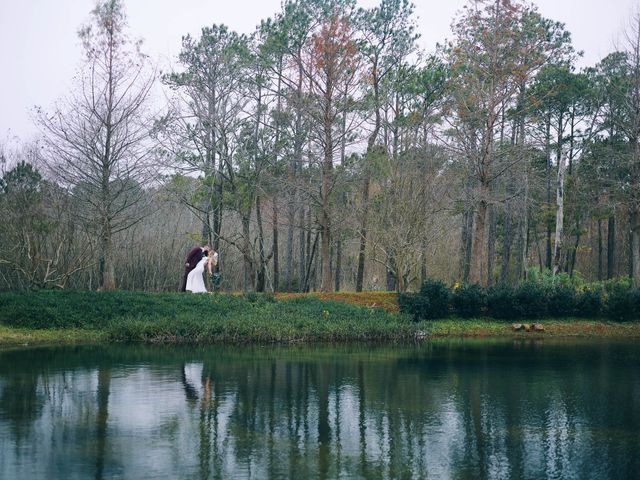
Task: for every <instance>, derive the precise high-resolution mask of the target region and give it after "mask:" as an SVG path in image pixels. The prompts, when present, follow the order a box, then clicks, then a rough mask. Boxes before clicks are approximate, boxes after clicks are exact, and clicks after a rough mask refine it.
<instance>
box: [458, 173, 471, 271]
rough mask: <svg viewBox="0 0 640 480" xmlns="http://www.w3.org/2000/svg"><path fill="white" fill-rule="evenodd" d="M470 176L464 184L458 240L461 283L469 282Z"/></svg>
mask: <svg viewBox="0 0 640 480" xmlns="http://www.w3.org/2000/svg"><path fill="white" fill-rule="evenodd" d="M471 189H472V176H471V174H469V175H468V176H467V179H466V183H465V208H464V214H463V217H462V230H461V238H460V277H461V279H462V282H463V283H467V282H468V281H469V269H470V267H471V244H472V241H473V235H472V233H471V232H472V229H473V206H472V201H473V196H472V192H471Z"/></svg>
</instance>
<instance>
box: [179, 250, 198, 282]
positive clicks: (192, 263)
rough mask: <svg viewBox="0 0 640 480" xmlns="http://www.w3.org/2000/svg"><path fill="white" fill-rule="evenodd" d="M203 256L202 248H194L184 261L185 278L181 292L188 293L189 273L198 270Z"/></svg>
mask: <svg viewBox="0 0 640 480" xmlns="http://www.w3.org/2000/svg"><path fill="white" fill-rule="evenodd" d="M202 256H203V253H202V248H200V247H193V248H192V249H191V250H190V251H189V253H188V254H187V258H186V260H185V261H184V276H183V277H182V286H181V287H180V291H181V292H186V291H187V277H188V276H189V272H191V270H193V269H194V268H196V265H198V262H199V261H200V260H201V259H202Z"/></svg>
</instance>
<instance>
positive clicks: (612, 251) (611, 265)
mask: <svg viewBox="0 0 640 480" xmlns="http://www.w3.org/2000/svg"><path fill="white" fill-rule="evenodd" d="M615 270H616V217H615V213H614V214H611V215H609V219H608V221H607V279H608V280H611V279H612V278H613V277H614V275H615Z"/></svg>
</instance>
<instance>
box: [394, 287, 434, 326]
mask: <svg viewBox="0 0 640 480" xmlns="http://www.w3.org/2000/svg"><path fill="white" fill-rule="evenodd" d="M398 306H399V307H400V312H401V313H406V314H408V315H411V316H412V317H413V319H414V320H415V321H416V322H417V321H419V320H422V319H425V318H429V309H430V304H429V299H428V298H426V297H425V296H423V295H421V294H419V293H401V294H399V295H398Z"/></svg>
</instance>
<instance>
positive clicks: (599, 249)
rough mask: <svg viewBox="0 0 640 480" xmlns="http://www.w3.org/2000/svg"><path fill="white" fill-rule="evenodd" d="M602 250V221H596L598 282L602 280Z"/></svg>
mask: <svg viewBox="0 0 640 480" xmlns="http://www.w3.org/2000/svg"><path fill="white" fill-rule="evenodd" d="M602 254H603V248H602V219H600V218H599V219H598V281H602V280H604V261H603V258H602V257H603V255H602Z"/></svg>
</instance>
